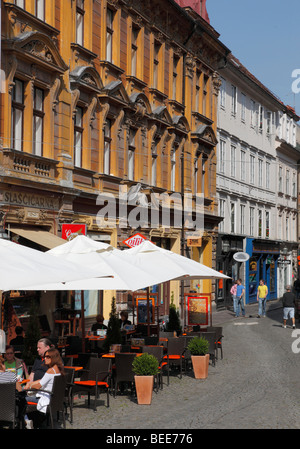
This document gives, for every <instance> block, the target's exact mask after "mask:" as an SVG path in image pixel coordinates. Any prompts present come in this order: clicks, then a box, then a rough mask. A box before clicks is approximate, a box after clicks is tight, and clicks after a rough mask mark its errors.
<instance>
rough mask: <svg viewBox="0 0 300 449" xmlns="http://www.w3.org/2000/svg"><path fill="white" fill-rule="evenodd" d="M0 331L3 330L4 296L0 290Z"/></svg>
mask: <svg viewBox="0 0 300 449" xmlns="http://www.w3.org/2000/svg"><path fill="white" fill-rule="evenodd" d="M0 295H1V296H0V329H3V324H4V294H3V291H2V290H0Z"/></svg>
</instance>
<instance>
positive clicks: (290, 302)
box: [282, 285, 296, 329]
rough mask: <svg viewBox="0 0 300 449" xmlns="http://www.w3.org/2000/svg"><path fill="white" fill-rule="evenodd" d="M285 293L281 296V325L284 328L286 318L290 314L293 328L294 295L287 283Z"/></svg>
mask: <svg viewBox="0 0 300 449" xmlns="http://www.w3.org/2000/svg"><path fill="white" fill-rule="evenodd" d="M285 289H286V293H285V294H284V295H283V297H282V305H283V327H284V328H286V320H287V319H288V317H289V316H290V318H291V320H292V323H293V329H295V327H296V326H295V304H296V297H295V295H294V293H292V292H291V286H290V285H287V286H286V287H285Z"/></svg>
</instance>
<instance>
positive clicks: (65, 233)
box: [61, 223, 86, 240]
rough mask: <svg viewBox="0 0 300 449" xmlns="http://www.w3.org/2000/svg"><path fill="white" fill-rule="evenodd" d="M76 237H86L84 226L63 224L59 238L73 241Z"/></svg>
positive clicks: (80, 224)
mask: <svg viewBox="0 0 300 449" xmlns="http://www.w3.org/2000/svg"><path fill="white" fill-rule="evenodd" d="M77 235H86V224H82V223H78V224H77V223H72V224H71V223H64V224H62V226H61V237H62V238H63V239H65V240H73V239H74V238H75V237H77Z"/></svg>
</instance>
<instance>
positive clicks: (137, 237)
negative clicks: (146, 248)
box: [123, 233, 147, 248]
mask: <svg viewBox="0 0 300 449" xmlns="http://www.w3.org/2000/svg"><path fill="white" fill-rule="evenodd" d="M144 240H147V239H146V237H144V236H143V235H142V234H139V233H137V234H134V235H132V236H131V237H129V238H128V239H126V240H123V243H125V245H127V246H129V248H133V247H134V246H138V245H140V244H141V243H143V241H144Z"/></svg>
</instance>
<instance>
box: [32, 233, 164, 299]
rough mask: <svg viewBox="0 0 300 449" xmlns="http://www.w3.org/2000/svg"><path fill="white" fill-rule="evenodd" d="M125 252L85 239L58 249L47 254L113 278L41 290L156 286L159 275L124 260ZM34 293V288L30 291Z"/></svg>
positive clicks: (57, 285) (82, 281)
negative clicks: (107, 274) (108, 274)
mask: <svg viewBox="0 0 300 449" xmlns="http://www.w3.org/2000/svg"><path fill="white" fill-rule="evenodd" d="M122 253H123V251H120V250H118V249H116V248H114V247H113V246H111V245H108V244H107V243H102V242H96V241H94V240H92V239H90V238H89V237H86V236H84V235H78V236H77V237H76V238H74V239H73V240H71V241H68V242H66V243H64V244H62V245H59V246H57V247H55V248H53V249H51V250H49V251H47V254H49V255H51V256H54V257H55V258H57V259H59V260H64V261H69V262H74V263H76V264H78V265H81V266H83V267H92V268H93V269H94V270H96V272H97V271H98V272H99V273H102V272H105V273H108V272H109V273H110V274H111V276H112V277H102V278H96V277H93V278H92V277H91V278H90V279H78V280H72V281H71V282H65V283H63V284H62V283H44V284H43V285H42V290H131V291H135V290H139V289H141V288H145V287H147V286H150V285H155V284H157V282H158V281H157V277H156V273H155V272H154V273H148V272H147V271H146V270H144V268H143V266H142V265H141V266H139V265H137V264H135V263H133V260H129V259H128V260H125V259H124V258H123V257H121V255H122ZM30 289H32V290H35V289H36V285H34V284H33V285H32V286H31V288H29V287H28V288H27V290H30Z"/></svg>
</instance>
